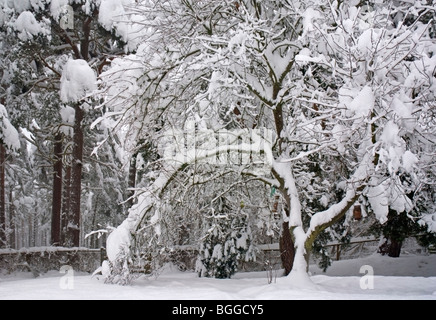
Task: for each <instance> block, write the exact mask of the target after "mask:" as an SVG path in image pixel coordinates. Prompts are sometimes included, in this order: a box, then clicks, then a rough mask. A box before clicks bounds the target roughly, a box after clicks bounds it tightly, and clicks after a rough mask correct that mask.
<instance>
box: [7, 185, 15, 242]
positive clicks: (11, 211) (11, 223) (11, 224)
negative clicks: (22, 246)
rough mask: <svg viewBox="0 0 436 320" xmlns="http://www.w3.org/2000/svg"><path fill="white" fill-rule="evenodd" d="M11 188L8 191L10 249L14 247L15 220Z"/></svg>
mask: <svg viewBox="0 0 436 320" xmlns="http://www.w3.org/2000/svg"><path fill="white" fill-rule="evenodd" d="M13 195H14V194H13V191H12V188H11V190H10V191H9V229H10V230H11V232H10V234H9V245H10V247H11V248H12V249H15V248H16V244H15V242H16V240H15V238H16V231H15V229H16V221H15V205H14V197H13Z"/></svg>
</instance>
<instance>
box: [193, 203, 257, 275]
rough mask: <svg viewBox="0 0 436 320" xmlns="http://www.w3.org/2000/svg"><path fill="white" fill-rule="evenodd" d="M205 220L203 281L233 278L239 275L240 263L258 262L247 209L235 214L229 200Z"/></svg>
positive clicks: (199, 267)
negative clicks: (205, 278)
mask: <svg viewBox="0 0 436 320" xmlns="http://www.w3.org/2000/svg"><path fill="white" fill-rule="evenodd" d="M218 205H219V208H218V210H216V211H213V212H212V213H211V215H210V217H207V218H206V219H205V220H206V221H205V223H206V226H207V232H206V234H205V235H204V236H203V238H202V241H201V244H200V250H199V255H198V260H197V266H196V269H197V272H198V274H199V275H200V276H201V277H214V278H218V279H225V278H230V277H231V276H232V275H234V274H235V273H236V272H237V271H238V264H239V263H240V261H251V260H254V259H255V251H254V248H253V245H252V239H251V228H250V225H249V224H248V222H249V219H248V216H247V214H246V213H244V212H243V209H241V210H238V211H239V212H232V211H233V210H234V208H231V207H230V206H229V205H228V204H226V200H225V199H220V203H219V204H218Z"/></svg>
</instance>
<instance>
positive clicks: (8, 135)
mask: <svg viewBox="0 0 436 320" xmlns="http://www.w3.org/2000/svg"><path fill="white" fill-rule="evenodd" d="M0 140H1V141H2V143H3V144H5V145H6V146H7V147H8V148H9V149H10V150H17V149H19V148H20V137H19V133H18V131H17V129H15V128H14V126H13V125H12V124H11V122H10V121H9V119H8V112H7V111H6V108H5V106H4V105H2V104H0Z"/></svg>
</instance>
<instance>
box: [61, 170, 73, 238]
mask: <svg viewBox="0 0 436 320" xmlns="http://www.w3.org/2000/svg"><path fill="white" fill-rule="evenodd" d="M63 185H64V190H63V198H62V215H61V243H62V245H63V246H67V231H68V219H69V217H70V202H71V201H70V195H71V165H68V166H67V168H66V169H65V178H64V179H63Z"/></svg>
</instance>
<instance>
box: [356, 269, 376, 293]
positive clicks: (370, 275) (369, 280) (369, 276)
mask: <svg viewBox="0 0 436 320" xmlns="http://www.w3.org/2000/svg"><path fill="white" fill-rule="evenodd" d="M359 272H360V273H363V274H365V275H364V276H362V277H361V278H360V289H362V290H373V289H374V268H373V267H372V266H370V265H364V266H361V267H360V271H359Z"/></svg>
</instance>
